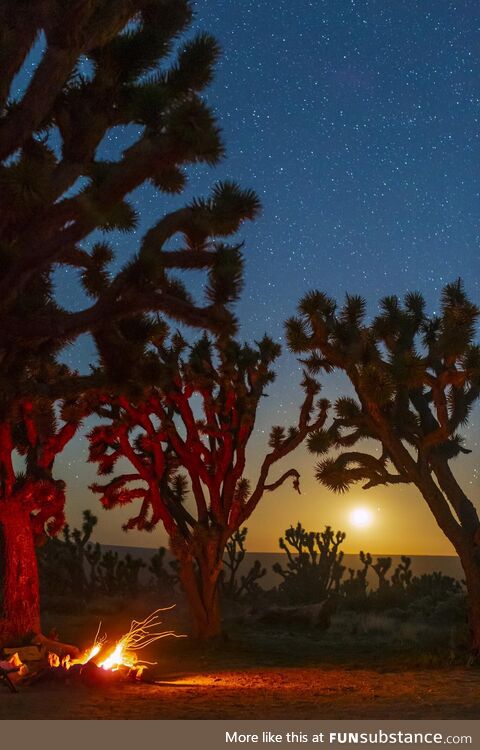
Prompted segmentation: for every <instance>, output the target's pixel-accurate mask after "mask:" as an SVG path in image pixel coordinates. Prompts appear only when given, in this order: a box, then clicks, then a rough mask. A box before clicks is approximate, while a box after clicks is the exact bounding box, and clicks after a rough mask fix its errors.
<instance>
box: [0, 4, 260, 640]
mask: <svg viewBox="0 0 480 750" xmlns="http://www.w3.org/2000/svg"><path fill="white" fill-rule="evenodd" d="M191 17H192V10H191V4H190V2H188V0H116V1H115V2H107V1H106V0H78V2H70V3H67V4H65V3H64V2H60V0H45V2H37V3H31V2H25V0H0V59H1V62H0V73H1V75H0V194H1V208H0V362H1V372H0V433H1V434H2V435H6V436H7V437H6V438H5V440H6V442H4V443H3V451H4V458H3V459H2V465H3V466H4V469H3V479H2V482H3V488H2V500H1V506H2V507H1V509H0V532H1V533H2V534H3V535H4V536H5V535H6V536H9V541H8V543H7V547H8V550H9V551H8V554H9V555H13V557H12V560H19V559H21V560H22V561H23V562H22V566H23V567H22V570H23V571H24V579H25V585H26V582H27V579H30V580H32V581H35V580H36V577H37V571H36V569H35V570H34V569H33V568H32V569H28V566H29V565H30V564H31V565H34V555H33V554H32V553H31V551H30V553H29V554H27V553H26V552H25V551H23V550H22V548H21V545H22V544H23V541H22V540H23V537H24V535H27V536H28V535H29V533H30V531H29V529H30V521H29V522H28V523H27V525H26V526H25V531H24V534H18V535H17V536H16V539H17V542H18V544H19V545H20V547H18V549H16V551H15V552H13V550H12V541H11V534H10V529H9V527H8V523H10V521H7V520H6V519H11V518H12V515H14V513H13V510H14V509H16V508H17V507H18V503H17V501H16V497H17V496H16V492H17V490H16V487H17V485H16V484H15V482H13V484H12V482H11V481H10V480H7V479H6V478H5V477H7V476H8V472H9V471H10V469H9V466H10V455H11V451H10V443H9V442H8V433H9V432H10V431H11V429H12V427H13V424H14V423H15V420H16V416H15V414H16V411H17V409H18V404H19V403H20V402H22V401H24V400H25V399H26V400H27V401H31V402H35V400H36V399H37V398H40V399H41V398H43V396H44V391H45V390H47V391H48V396H49V398H51V399H52V400H55V399H57V398H62V390H61V389H60V388H57V389H56V388H55V385H56V384H57V385H58V383H57V375H56V373H55V371H54V370H53V369H50V371H49V372H46V370H47V368H46V367H44V375H45V377H44V378H43V377H42V378H39V376H38V366H37V365H38V363H39V362H40V363H42V362H45V360H46V358H47V359H49V362H50V360H51V359H52V358H55V356H56V355H57V354H58V352H59V351H60V350H61V348H62V347H63V346H65V344H67V343H70V342H72V341H73V340H74V339H75V338H76V337H77V336H78V335H79V334H80V333H82V332H90V333H91V334H92V335H93V337H94V339H95V341H96V344H97V348H98V350H99V354H100V355H101V358H102V360H103V364H104V365H105V366H106V367H107V366H108V365H109V364H110V365H111V366H110V375H111V376H112V377H113V376H115V377H116V379H117V380H120V379H121V378H122V377H123V375H124V374H125V373H126V372H128V370H129V366H130V364H131V360H129V359H127V358H126V357H123V356H122V355H121V354H120V352H121V351H122V349H123V346H124V344H125V343H128V344H132V342H134V341H137V340H138V339H139V338H141V333H140V332H139V331H141V329H142V325H143V320H142V318H141V317H140V318H138V317H137V316H141V315H143V314H144V313H149V312H153V311H155V312H162V313H164V314H166V315H168V316H171V317H173V318H175V319H176V320H179V321H182V322H183V323H186V324H188V325H192V326H198V327H202V328H205V327H206V328H208V329H212V330H221V331H222V332H224V331H226V330H230V331H232V330H233V329H234V320H233V318H232V316H231V314H230V313H229V312H228V311H227V309H226V307H225V305H224V304H223V302H224V299H223V298H221V295H216V296H215V295H213V296H212V295H210V297H209V298H208V300H207V302H206V304H203V303H198V304H196V303H194V301H193V300H192V299H191V297H190V296H189V295H188V293H187V292H186V290H185V288H184V287H183V285H182V284H181V283H180V282H179V281H178V280H176V279H175V278H174V277H173V276H172V275H171V273H172V269H176V268H178V269H181V270H182V271H184V270H188V269H200V270H201V269H203V270H204V271H206V272H207V274H208V276H209V279H210V283H209V288H210V289H212V288H216V286H221V280H222V279H225V278H230V277H232V276H234V277H235V276H238V275H239V274H240V273H241V263H242V259H241V256H240V251H239V247H238V246H233V247H227V246H225V245H223V244H222V243H220V242H219V238H221V237H227V236H229V235H232V234H234V233H235V232H236V230H237V228H238V227H239V225H240V223H241V222H242V221H243V220H245V219H252V218H254V216H255V214H256V213H257V211H258V208H259V204H258V200H257V198H256V196H255V195H254V194H253V193H252V192H250V191H248V190H247V191H244V190H241V189H240V188H239V187H237V185H236V184H235V183H233V182H225V183H222V184H218V185H217V186H216V187H215V188H214V189H213V191H212V193H211V195H210V197H209V198H208V199H202V200H196V201H193V202H191V203H190V204H188V205H184V206H180V207H179V208H178V209H177V210H174V211H172V212H171V213H168V214H166V215H164V216H163V217H162V218H160V219H159V221H158V222H157V223H156V224H155V225H154V226H152V227H151V228H150V229H149V230H148V231H147V232H146V234H145V235H144V236H143V237H142V238H141V239H140V241H139V244H138V247H136V248H132V254H131V257H130V259H129V260H128V262H127V263H126V264H125V265H124V266H123V267H122V266H121V264H119V263H118V262H117V263H115V257H114V248H113V246H112V245H111V244H109V243H107V242H106V241H105V239H104V237H103V236H100V237H99V239H98V241H97V242H92V241H91V234H92V232H94V231H97V232H110V231H113V230H116V231H120V232H129V231H131V230H134V229H135V227H136V225H137V220H138V217H137V214H136V211H135V210H134V208H133V206H132V205H131V203H129V202H128V196H129V195H130V193H132V191H134V190H135V189H136V188H138V187H140V186H141V185H143V184H144V183H146V182H150V183H151V184H152V185H153V186H154V187H155V188H156V189H157V190H158V191H159V192H160V193H180V192H181V191H182V189H183V187H184V185H185V181H186V176H185V174H184V171H183V169H184V168H185V167H186V166H188V165H190V164H195V163H198V162H203V163H206V164H208V165H214V164H215V163H216V162H218V160H219V159H220V158H221V156H222V155H223V145H222V142H221V138H220V135H219V129H218V127H217V125H216V122H215V119H214V116H213V115H212V113H211V111H210V110H209V108H208V107H207V105H206V104H205V102H204V100H203V98H202V92H203V91H204V89H205V88H206V86H208V84H209V82H210V81H211V79H212V74H213V66H214V63H215V61H216V59H217V57H218V46H217V44H216V42H215V40H214V39H213V38H212V37H211V36H209V35H208V34H200V35H197V36H196V37H194V38H192V39H190V40H188V41H185V42H184V43H181V44H180V45H179V48H178V50H175V49H174V45H175V43H176V42H177V41H178V38H179V35H180V34H181V33H182V32H183V31H184V30H185V29H186V28H187V27H188V25H189V23H190V20H191ZM35 42H38V57H39V61H38V65H37V66H36V68H34V70H33V73H32V72H31V65H30V61H29V59H28V55H29V52H30V50H31V48H32V45H34V44H35ZM40 47H42V48H43V51H41V50H40ZM21 72H23V73H24V74H25V75H26V77H28V75H27V72H28V73H29V74H31V75H30V80H29V81H28V84H27V87H26V89H25V92H24V93H23V94H20V95H17V92H16V91H15V89H14V82H15V77H16V76H17V75H18V74H19V73H21ZM9 97H10V98H9ZM132 126H133V127H134V128H136V132H137V133H138V136H137V137H136V138H135V139H134V140H133V142H132V139H131V134H132V129H133V128H132ZM112 128H117V131H116V132H117V133H118V132H119V129H122V128H124V129H126V131H127V136H128V134H130V135H129V136H128V137H129V138H130V140H129V143H130V145H128V147H126V148H125V149H124V151H123V153H122V154H121V155H120V156H119V158H118V159H112V160H105V159H103V158H101V157H100V155H99V146H100V144H101V143H102V142H104V141H105V139H106V138H108V136H109V134H110V132H111V129H112ZM178 234H180V235H181V236H182V238H183V244H182V245H180V246H179V245H178V243H177V244H176V245H175V249H172V248H171V247H169V243H170V241H171V238H172V237H173V236H174V235H178ZM68 269H70V270H72V269H73V270H74V271H75V272H76V274H77V278H78V280H79V283H78V289H77V292H76V302H77V305H76V307H77V309H76V310H75V311H73V312H72V311H69V310H66V309H64V308H63V307H61V306H60V305H59V304H58V301H57V300H56V298H55V290H54V286H53V284H52V278H51V277H52V273H53V271H54V270H55V271H56V272H57V273H58V271H59V270H60V271H66V270H68ZM57 278H59V277H58V276H57ZM60 278H61V277H60ZM84 294H86V295H87V296H89V297H90V298H91V302H88V303H85V306H84V308H83V309H78V303H79V302H81V300H82V299H84ZM72 296H74V295H72ZM227 301H230V300H227ZM131 350H132V349H131ZM134 359H135V356H134ZM32 363H34V365H32ZM42 367H43V365H42ZM87 381H88V378H86V379H84V380H83V381H82V380H81V379H77V392H81V390H82V388H86V387H87V386H88V385H89V384H88V382H87ZM10 492H13V495H12V496H10V494H9V493H10ZM36 497H37V498H38V497H39V496H38V495H37V496H36ZM25 507H26V506H25ZM24 511H25V508H23V510H22V514H23V515H25V512H24ZM36 511H37V509H36V507H35V508H34V513H36ZM22 517H23V516H22ZM41 517H43V516H42V515H40V516H39V517H36V521H35V523H40V518H41ZM26 518H27V519H28V514H27V516H26ZM17 522H18V519H17V520H16V521H15V523H17ZM53 525H54V526H55V524H53ZM52 528H53V527H52ZM25 544H26V542H25ZM12 565H13V563H12ZM9 575H10V574H9V573H8V572H7V577H8V576H9ZM24 579H22V580H24ZM8 580H10V578H8ZM12 580H13V579H12ZM35 585H36V584H35ZM21 588H22V586H21V585H20V586H17V587H16V592H17V593H16V594H15V601H14V602H12V603H11V604H10V603H9V602H8V601H5V602H4V607H7V608H10V607H12V608H13V609H15V608H16V607H18V606H19V605H18V602H19V601H20V599H21V597H22V591H21ZM6 591H7V592H9V595H10V593H11V591H12V588H11V584H9V583H8V581H7V583H6ZM32 596H33V595H32ZM33 599H35V596H33ZM32 606H33V610H34V609H35V607H36V603H33V604H32ZM28 608H29V605H26V610H25V616H24V617H23V619H22V620H21V622H25V626H27V625H28V624H29V623H30V625H32V624H33V623H34V621H35V623H34V624H35V627H36V625H37V623H36V619H38V613H37V614H35V615H33V614H32V615H31V616H30V615H28V614H27V610H28ZM33 610H32V611H33ZM30 621H31V622H30ZM20 624H21V623H20V620H18V619H17V624H16V625H15V629H17V630H18V628H19V627H20Z"/></svg>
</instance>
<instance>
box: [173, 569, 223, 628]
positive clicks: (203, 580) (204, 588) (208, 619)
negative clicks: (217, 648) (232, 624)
mask: <svg viewBox="0 0 480 750" xmlns="http://www.w3.org/2000/svg"><path fill="white" fill-rule="evenodd" d="M195 563H196V565H195ZM220 570H221V564H220V565H219V564H218V563H216V562H214V561H212V560H211V559H210V560H209V559H208V558H206V557H201V558H200V559H197V560H195V561H194V559H193V557H192V556H191V555H188V556H186V555H185V556H182V559H181V560H180V570H179V576H180V583H181V584H182V588H183V591H184V593H185V597H186V600H187V605H188V609H189V613H190V619H191V624H192V625H191V627H192V636H193V637H194V638H198V639H199V640H207V639H209V638H215V637H217V636H219V635H221V633H222V620H221V612H220V598H219V593H218V578H219V575H220Z"/></svg>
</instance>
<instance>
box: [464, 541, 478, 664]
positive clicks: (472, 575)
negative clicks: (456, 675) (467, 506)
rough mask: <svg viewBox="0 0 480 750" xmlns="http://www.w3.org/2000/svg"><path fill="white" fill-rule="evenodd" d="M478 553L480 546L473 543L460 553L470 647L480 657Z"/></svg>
mask: <svg viewBox="0 0 480 750" xmlns="http://www.w3.org/2000/svg"><path fill="white" fill-rule="evenodd" d="M478 554H479V549H478V547H476V546H473V545H472V549H469V550H468V551H466V552H463V553H461V554H460V561H461V563H462V567H463V570H464V573H465V583H466V585H467V597H468V601H467V605H468V625H469V629H470V647H471V651H472V654H473V655H474V656H476V657H480V559H479V558H478Z"/></svg>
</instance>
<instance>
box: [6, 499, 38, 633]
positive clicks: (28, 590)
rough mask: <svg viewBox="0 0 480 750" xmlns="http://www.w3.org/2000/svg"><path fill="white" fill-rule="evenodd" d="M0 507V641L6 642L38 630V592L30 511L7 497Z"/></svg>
mask: <svg viewBox="0 0 480 750" xmlns="http://www.w3.org/2000/svg"><path fill="white" fill-rule="evenodd" d="M1 506H2V507H1V509H0V528H1V534H2V538H3V556H4V559H3V570H4V578H3V582H2V595H3V596H2V599H3V612H2V618H1V619H0V641H2V642H7V641H10V640H16V639H21V638H24V637H25V635H26V634H28V633H32V632H33V633H39V632H40V593H39V581H38V568H37V559H36V555H35V543H34V538H33V531H32V525H31V521H30V513H29V512H28V511H26V510H25V509H24V508H23V507H22V505H21V503H20V502H19V501H16V500H11V499H7V500H6V501H3V502H2V503H1Z"/></svg>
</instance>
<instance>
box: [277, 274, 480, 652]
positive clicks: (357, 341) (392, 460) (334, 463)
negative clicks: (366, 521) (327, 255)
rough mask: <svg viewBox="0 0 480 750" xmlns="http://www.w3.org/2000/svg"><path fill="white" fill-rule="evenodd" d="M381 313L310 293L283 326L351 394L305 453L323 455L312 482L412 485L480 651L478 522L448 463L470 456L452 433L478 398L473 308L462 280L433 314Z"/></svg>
mask: <svg viewBox="0 0 480 750" xmlns="http://www.w3.org/2000/svg"><path fill="white" fill-rule="evenodd" d="M380 307H381V312H380V314H379V315H378V316H377V317H376V318H375V319H374V320H373V321H372V322H371V323H367V322H366V305H365V301H364V300H363V299H361V298H360V297H354V296H347V298H346V301H345V304H344V305H343V307H342V308H341V309H340V310H337V305H336V303H335V301H334V300H332V299H330V298H329V297H327V296H326V295H325V294H322V293H320V292H312V293H310V294H308V295H307V296H306V297H305V298H304V299H303V300H302V302H301V303H300V306H299V313H300V316H299V317H298V318H294V319H291V320H289V321H288V322H287V337H288V341H289V344H290V347H291V349H292V350H293V351H295V352H298V353H301V354H302V361H303V362H306V364H307V366H308V367H309V370H310V372H311V373H312V374H315V375H318V373H320V372H322V371H324V372H331V371H333V370H340V371H342V372H343V373H345V375H346V376H347V377H348V379H349V381H350V383H351V385H352V386H353V389H354V392H355V396H356V398H351V397H342V398H339V399H338V400H337V402H336V404H335V416H334V419H333V422H332V424H331V425H330V426H329V427H328V428H327V429H322V430H319V431H318V432H317V433H316V434H313V435H312V436H311V437H310V442H309V447H310V449H311V450H312V451H313V452H314V453H317V454H318V455H321V456H323V457H322V458H321V459H320V461H319V463H318V464H317V468H316V475H317V478H318V480H319V481H320V482H322V484H323V485H324V486H326V487H328V488H329V489H331V490H333V491H334V492H337V493H343V492H345V491H347V490H348V489H349V488H350V486H351V485H352V484H354V483H356V482H363V486H364V488H365V489H368V488H371V487H377V486H380V485H393V484H412V485H414V486H415V487H416V488H417V490H418V491H419V493H420V495H421V496H422V497H423V500H424V501H425V502H426V504H427V506H428V508H429V509H430V511H431V513H432V514H433V517H434V519H435V521H436V523H437V524H438V526H439V527H440V529H441V530H442V531H443V533H444V534H445V536H446V537H447V538H448V540H449V541H450V542H451V544H452V545H453V547H454V549H455V550H456V552H457V554H458V556H459V558H460V561H461V564H462V567H463V570H464V573H465V580H466V586H467V591H468V601H469V613H470V614H469V618H470V619H469V622H470V629H471V638H472V651H473V653H474V654H480V556H479V542H480V520H479V517H478V513H477V510H476V508H475V505H474V503H473V502H472V500H471V499H470V498H469V497H468V496H467V494H466V492H465V490H464V489H463V487H461V486H460V484H459V482H458V480H457V479H456V477H455V474H454V472H453V470H452V465H451V464H452V461H454V460H455V458H457V457H458V456H460V455H461V454H462V453H466V452H468V449H467V448H465V446H464V441H463V438H462V436H461V434H460V433H459V430H460V429H461V428H462V426H464V425H465V424H466V423H467V421H468V418H469V415H470V414H471V411H472V408H473V406H474V404H475V403H476V402H477V400H478V398H479V394H480V348H479V347H478V345H477V344H476V339H475V337H476V330H477V327H476V323H477V320H478V317H479V308H478V307H477V306H476V305H475V304H474V303H472V302H471V301H470V300H469V299H468V298H467V296H466V294H465V291H464V288H463V284H462V282H461V281H460V280H458V281H456V282H454V283H452V284H448V285H447V286H445V288H444V290H443V292H442V298H441V303H440V308H439V312H438V314H436V315H431V316H429V315H428V314H427V313H426V311H425V301H424V299H423V297H422V296H421V295H419V294H416V293H410V294H407V295H406V296H405V298H404V301H403V304H402V303H401V302H400V300H399V299H398V298H397V297H396V296H391V297H386V298H384V299H383V300H382V301H381V303H380ZM366 438H369V439H370V441H376V442H377V443H379V445H380V448H381V450H380V453H379V455H375V454H374V453H373V451H372V452H369V450H368V448H367V450H366V451H360V450H358V444H359V443H360V441H363V440H365V439H366ZM330 451H332V452H333V453H334V455H332V456H329V455H327V454H328V453H329V452H330Z"/></svg>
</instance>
